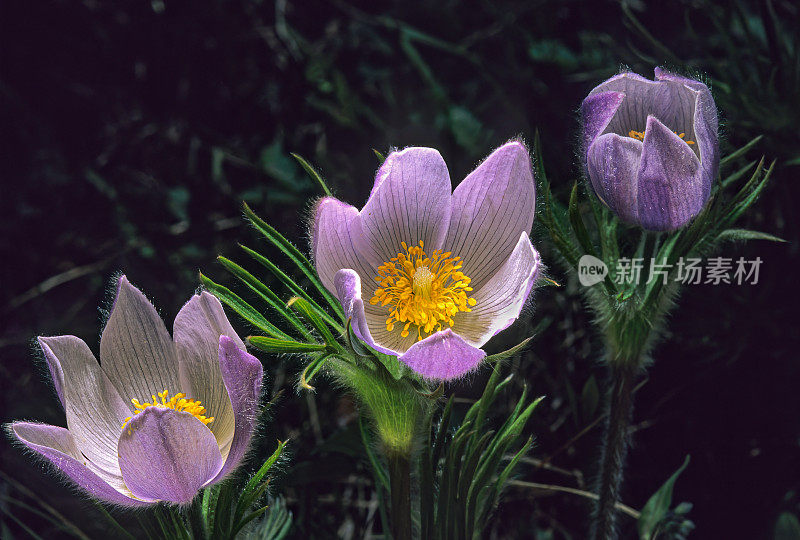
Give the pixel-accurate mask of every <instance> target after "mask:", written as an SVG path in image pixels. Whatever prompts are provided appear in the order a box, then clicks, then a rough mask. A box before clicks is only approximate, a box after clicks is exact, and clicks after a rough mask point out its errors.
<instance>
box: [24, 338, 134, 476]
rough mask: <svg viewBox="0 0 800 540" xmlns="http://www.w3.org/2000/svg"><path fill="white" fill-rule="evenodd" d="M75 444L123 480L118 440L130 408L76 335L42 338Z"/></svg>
mask: <svg viewBox="0 0 800 540" xmlns="http://www.w3.org/2000/svg"><path fill="white" fill-rule="evenodd" d="M39 346H40V347H41V348H42V352H43V353H44V357H45V360H46V361H47V365H48V366H49V368H50V373H51V374H52V375H53V380H54V382H55V385H56V389H58V393H59V397H60V398H61V403H62V404H63V405H64V411H65V412H66V416H67V427H68V428H69V430H70V432H71V433H72V436H73V437H74V439H75V443H76V444H77V446H78V448H79V449H80V451H81V452H83V454H84V455H85V456H86V457H87V458H88V459H90V460H91V461H92V462H93V463H94V464H95V465H97V466H98V467H99V468H101V469H103V471H105V472H106V473H108V475H110V476H112V477H115V478H117V479H120V478H121V476H120V471H119V465H118V463H117V439H118V438H119V434H120V432H121V430H122V423H123V421H124V419H125V417H127V416H129V415H130V414H131V412H130V410H131V407H130V406H128V405H126V403H125V402H124V401H123V400H122V398H121V397H120V395H119V393H118V392H117V390H116V388H114V386H113V385H112V384H111V382H110V381H109V379H108V377H106V375H105V373H103V371H102V370H101V369H100V365H99V364H98V363H97V360H96V359H95V357H94V355H93V354H92V351H91V350H89V347H87V346H86V343H84V342H83V340H81V339H79V338H77V337H75V336H57V337H40V338H39Z"/></svg>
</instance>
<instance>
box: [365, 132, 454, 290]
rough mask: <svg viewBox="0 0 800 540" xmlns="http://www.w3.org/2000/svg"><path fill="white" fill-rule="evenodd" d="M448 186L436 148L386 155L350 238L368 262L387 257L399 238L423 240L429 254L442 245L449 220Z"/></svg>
mask: <svg viewBox="0 0 800 540" xmlns="http://www.w3.org/2000/svg"><path fill="white" fill-rule="evenodd" d="M450 190H451V186H450V175H449V173H448V172H447V165H445V163H444V160H443V159H442V156H441V155H440V154H439V152H437V151H436V150H434V149H432V148H406V149H405V150H402V151H400V152H392V153H391V154H389V156H388V157H387V158H386V160H385V161H384V162H383V165H382V166H381V168H380V169H379V170H378V174H377V176H376V178H375V185H374V187H373V188H372V193H371V194H370V196H369V200H368V201H367V204H365V205H364V208H363V209H362V210H361V214H360V219H361V231H362V232H361V234H360V235H358V236H357V237H356V238H354V241H355V247H356V250H357V251H358V253H360V254H361V255H362V256H364V257H365V258H366V261H365V262H366V263H367V266H368V267H371V268H377V267H378V266H379V265H381V264H383V263H385V262H387V261H389V260H391V258H392V257H395V256H397V254H398V253H399V252H400V251H401V250H402V246H401V244H402V243H403V242H405V243H406V244H408V245H409V246H411V245H416V244H419V242H420V241H423V242H424V244H425V250H426V252H428V253H430V252H431V251H433V250H434V249H438V248H440V247H441V246H442V242H443V241H444V237H445V234H447V225H448V223H449V221H450V211H451V194H450ZM362 277H363V276H362Z"/></svg>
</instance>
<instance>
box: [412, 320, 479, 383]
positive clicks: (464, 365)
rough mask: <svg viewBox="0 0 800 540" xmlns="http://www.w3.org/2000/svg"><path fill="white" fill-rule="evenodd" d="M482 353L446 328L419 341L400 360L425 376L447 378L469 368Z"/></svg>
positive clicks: (473, 366)
mask: <svg viewBox="0 0 800 540" xmlns="http://www.w3.org/2000/svg"><path fill="white" fill-rule="evenodd" d="M485 357H486V353H485V352H483V351H482V350H481V349H478V348H476V347H473V346H472V345H470V344H469V343H467V342H466V341H464V339H463V338H461V336H459V335H458V334H456V333H455V332H453V331H452V330H451V329H450V328H448V329H446V330H442V331H441V332H436V333H435V334H431V335H430V336H428V337H426V338H425V339H423V340H422V341H418V342H417V343H415V344H414V345H412V346H411V348H410V349H408V351H406V353H405V354H403V355H402V356H400V360H401V361H402V362H403V363H405V364H406V365H407V366H408V367H410V368H411V369H412V370H414V371H415V372H416V373H418V374H420V375H422V376H423V377H425V378H426V379H433V380H450V379H457V378H458V377H461V376H462V375H465V374H466V373H468V372H470V371H472V370H473V369H475V368H476V367H477V366H478V364H480V362H481V360H483V359H484V358H485Z"/></svg>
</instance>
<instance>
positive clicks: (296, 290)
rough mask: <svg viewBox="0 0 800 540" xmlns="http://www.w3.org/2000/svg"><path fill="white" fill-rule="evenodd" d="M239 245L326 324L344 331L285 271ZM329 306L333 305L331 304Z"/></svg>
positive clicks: (257, 253) (251, 250)
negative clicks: (302, 300) (312, 307)
mask: <svg viewBox="0 0 800 540" xmlns="http://www.w3.org/2000/svg"><path fill="white" fill-rule="evenodd" d="M239 247H240V248H242V250H244V252H245V253H247V254H248V255H250V256H251V257H252V258H253V259H254V260H255V261H256V262H257V263H259V264H260V265H262V266H263V267H264V268H266V269H267V270H269V271H270V272H272V274H273V275H274V276H275V277H277V278H278V280H280V282H281V283H283V284H284V285H285V286H286V288H287V289H289V290H290V291H291V292H292V294H294V295H296V296H300V297H302V298H305V299H306V300H307V301H308V302H309V303H310V304H311V305H312V306H314V308H315V309H316V310H317V312H319V314H320V316H321V317H322V318H323V319H325V320H326V321H327V323H328V324H330V325H331V326H332V327H333V328H335V329H336V330H337V331H338V332H342V331H344V328H342V326H341V325H340V324H339V323H338V322H337V321H336V319H334V318H333V317H331V316H330V315H329V314H328V313H327V312H326V311H325V310H324V309H322V307H321V306H320V305H319V304H318V303H317V302H316V301H315V300H314V299H313V298H311V295H309V294H308V293H307V292H306V291H305V290H304V289H303V288H302V287H301V286H300V285H298V284H297V283H295V281H294V280H293V279H292V278H290V277H289V276H288V275H286V273H285V272H284V271H283V270H281V269H280V268H278V266H277V265H276V264H275V263H273V262H272V261H270V260H269V259H267V258H266V257H264V256H263V255H261V254H260V253H259V252H257V251H255V250H253V249H250V248H249V247H247V246H244V245H242V244H239ZM320 286H322V285H320ZM323 288H324V287H323ZM331 306H332V307H333V305H332V304H331Z"/></svg>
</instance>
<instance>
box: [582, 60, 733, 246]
mask: <svg viewBox="0 0 800 540" xmlns="http://www.w3.org/2000/svg"><path fill="white" fill-rule="evenodd" d="M655 76H656V80H654V81H651V80H648V79H645V78H643V77H641V76H639V75H636V74H635V73H621V74H619V75H616V76H614V77H612V78H610V79H609V80H607V81H605V82H604V83H602V84H600V85H599V86H597V87H595V88H594V89H593V90H592V91H591V92H589V95H588V96H587V97H586V99H585V100H584V101H583V104H582V105H581V116H582V120H583V150H582V152H583V160H584V166H585V167H586V171H587V173H588V176H589V180H590V181H591V184H592V187H593V188H594V191H595V193H596V194H597V196H598V197H599V198H600V199H601V200H602V201H603V202H604V203H605V204H606V205H607V206H608V207H609V208H610V209H611V210H612V211H614V213H616V214H617V215H618V216H619V218H620V219H622V220H623V221H626V222H628V223H632V224H635V225H639V226H641V227H643V228H645V229H649V230H654V231H669V230H674V229H678V228H680V227H682V226H684V225H685V224H686V223H688V222H689V220H691V219H692V218H694V217H695V216H696V215H697V214H698V213H699V212H700V211H701V210H702V209H703V206H704V205H705V203H706V201H707V200H708V197H709V194H710V192H711V185H712V182H713V180H714V178H715V177H716V175H717V170H718V168H719V140H718V135H717V129H718V121H717V109H716V106H715V105H714V99H713V98H712V97H711V92H710V91H709V89H708V87H707V86H706V85H705V84H703V83H701V82H699V81H696V80H693V79H687V78H684V77H680V76H678V75H674V74H672V73H668V72H666V71H664V70H662V69H658V68H657V69H656V71H655Z"/></svg>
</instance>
